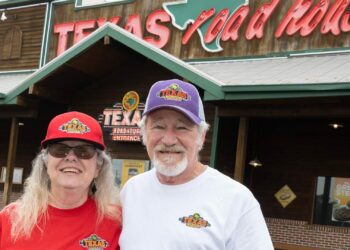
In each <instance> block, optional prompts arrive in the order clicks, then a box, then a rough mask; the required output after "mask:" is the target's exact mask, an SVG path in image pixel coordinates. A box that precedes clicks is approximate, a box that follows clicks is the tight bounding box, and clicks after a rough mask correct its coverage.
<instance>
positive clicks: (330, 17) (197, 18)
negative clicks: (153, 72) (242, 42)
mask: <svg viewBox="0 0 350 250" xmlns="http://www.w3.org/2000/svg"><path fill="white" fill-rule="evenodd" d="M95 1H97V2H98V0H95ZM251 2H252V3H251ZM288 3H289V2H288ZM282 4H286V2H285V1H281V0H271V1H269V2H266V3H263V4H261V5H260V6H258V7H257V8H256V9H255V8H254V9H255V12H254V13H252V15H251V13H250V12H251V11H252V9H253V7H252V6H254V3H253V1H252V0H250V1H249V0H237V1H228V0H217V1H212V0H201V1H195V0H181V1H172V2H166V3H163V5H162V7H163V9H158V10H154V11H152V12H151V13H150V14H149V15H148V16H147V17H146V21H145V24H144V25H142V22H143V21H142V19H141V15H140V14H139V13H132V14H130V15H128V16H126V17H123V16H121V15H118V16H113V17H111V18H109V20H108V21H109V22H111V23H114V24H116V25H120V21H121V20H122V19H123V18H125V20H124V24H125V26H124V28H125V30H127V31H129V32H131V33H133V34H134V35H136V36H138V37H139V38H141V39H143V40H145V41H147V42H149V43H151V44H153V45H155V46H157V47H158V48H162V47H164V46H165V45H166V44H167V43H168V42H169V41H170V35H171V32H170V29H169V27H168V24H167V23H169V22H172V25H173V26H174V27H176V28H177V29H180V30H183V31H184V33H183V35H182V44H184V45H185V44H187V43H188V42H189V40H190V39H191V38H192V37H193V36H194V34H195V33H198V35H199V37H200V39H201V44H202V47H203V48H204V49H205V50H206V51H208V52H219V51H221V50H223V48H222V47H221V45H220V43H221V42H225V41H236V40H238V38H239V36H240V35H242V36H244V37H245V39H247V40H252V39H261V38H262V37H263V36H264V35H265V26H266V25H267V23H268V22H269V21H270V19H271V17H272V16H273V14H274V12H275V10H276V9H278V8H279V9H281V8H282V7H281V6H280V5H282ZM349 5H350V1H345V0H335V1H332V3H331V1H330V0H319V1H317V2H316V3H313V1H311V0H295V1H294V3H293V4H292V5H291V6H290V7H289V9H288V11H287V12H286V13H283V16H282V18H281V19H280V20H278V21H277V23H276V24H274V25H275V27H273V32H271V33H272V34H273V35H274V37H275V38H276V39H279V38H281V37H282V36H293V35H297V34H298V35H300V36H302V37H305V36H309V35H310V34H312V33H313V32H315V31H317V32H320V33H321V34H322V35H328V34H329V35H330V34H332V35H335V36H338V35H340V34H341V33H348V32H350V21H349V19H350V14H349V12H348V11H347V9H348V8H349ZM105 22H107V18H106V17H96V19H94V20H78V21H74V22H73V21H72V22H65V23H56V24H54V28H53V32H54V34H57V35H58V43H57V55H59V54H60V53H62V52H63V51H65V50H66V49H67V39H68V33H73V34H74V35H73V37H74V41H73V43H74V44H75V43H76V42H78V41H80V40H81V39H82V38H84V37H85V36H87V35H88V34H90V33H91V32H92V31H93V30H94V29H96V28H97V27H99V26H101V25H102V24H104V23H105ZM142 26H144V27H145V30H146V31H147V33H148V34H150V35H147V36H145V37H144V36H143V30H142ZM241 27H246V30H243V31H242V30H241Z"/></svg>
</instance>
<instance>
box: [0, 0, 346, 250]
mask: <svg viewBox="0 0 350 250" xmlns="http://www.w3.org/2000/svg"><path fill="white" fill-rule="evenodd" d="M349 66H350V1H346V0H319V1H311V0H285V1H280V0H270V1H264V0H250V1H248V0H236V1H225V0H218V1H210V0H201V1H199V0H187V1H183V0H182V1H175V0H173V1H158V0H153V1H151V0H144V1H137V0H108V1H107V0H69V1H66V0H58V1H48V0H47V1H31V0H12V1H2V2H0V131H1V133H0V164H1V165H0V166H1V182H2V183H0V193H1V196H2V201H3V202H2V205H4V204H7V203H8V202H10V201H13V200H15V199H16V198H18V197H19V196H20V195H21V193H22V191H23V183H24V180H25V178H26V177H27V176H28V175H29V173H30V171H31V161H32V160H33V158H34V157H35V155H36V153H37V152H38V151H39V150H40V148H39V145H40V141H41V140H42V139H43V138H44V135H45V133H46V131H45V130H46V128H47V125H48V122H49V121H50V120H51V118H52V117H54V116H55V115H57V114H59V113H62V112H65V111H69V110H78V111H81V112H85V113H88V114H90V115H91V116H93V117H95V118H96V119H98V120H99V121H100V123H101V126H102V128H103V131H104V137H105V142H106V144H107V146H108V151H109V153H110V154H111V156H112V158H113V163H114V167H115V171H116V173H117V180H116V181H117V182H118V183H119V184H121V185H123V184H124V182H125V181H127V179H128V178H131V177H132V176H133V175H135V174H138V173H141V172H143V171H147V170H148V169H149V168H150V165H151V164H150V162H149V159H148V156H147V153H146V150H145V148H144V146H143V145H142V144H141V142H140V135H139V129H138V128H137V125H136V124H137V122H138V121H139V120H140V117H141V114H142V111H143V108H144V103H145V100H146V96H147V93H148V90H149V88H150V86H151V85H152V84H153V83H154V82H155V81H158V80H162V79H171V78H180V79H185V80H187V81H189V82H192V83H193V84H194V85H195V86H196V87H197V88H198V90H199V92H200V94H201V96H202V98H203V101H204V108H205V114H206V119H207V122H208V123H209V124H210V125H211V129H210V132H209V133H208V134H207V139H206V142H205V146H204V149H203V150H202V151H201V153H200V157H201V161H203V162H204V163H206V164H208V165H210V166H211V167H214V168H216V169H218V170H219V171H221V172H223V173H225V174H226V175H228V176H230V177H232V178H234V179H236V180H237V181H240V182H242V183H243V184H245V185H246V186H247V187H249V188H250V190H251V191H252V192H253V193H254V195H255V197H256V198H257V199H258V201H259V202H260V204H261V207H262V211H263V213H264V216H265V218H266V221H267V224H268V227H269V230H270V233H271V236H272V239H273V242H274V245H275V248H276V249H343V250H346V249H350V240H349V239H350V154H349V153H348V152H349V149H350V97H349V95H350V71H349ZM6 173H9V174H6Z"/></svg>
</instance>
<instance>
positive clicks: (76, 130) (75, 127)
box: [58, 118, 90, 134]
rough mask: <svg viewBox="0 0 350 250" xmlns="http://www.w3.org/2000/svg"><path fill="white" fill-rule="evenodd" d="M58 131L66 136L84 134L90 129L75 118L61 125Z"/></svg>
mask: <svg viewBox="0 0 350 250" xmlns="http://www.w3.org/2000/svg"><path fill="white" fill-rule="evenodd" d="M58 129H59V130H60V131H63V132H66V133H68V134H85V133H88V132H90V128H89V127H88V126H86V125H85V124H84V123H82V122H81V121H79V120H78V119H77V118H73V119H72V120H70V121H69V122H67V123H64V124H62V125H61V126H59V128H58Z"/></svg>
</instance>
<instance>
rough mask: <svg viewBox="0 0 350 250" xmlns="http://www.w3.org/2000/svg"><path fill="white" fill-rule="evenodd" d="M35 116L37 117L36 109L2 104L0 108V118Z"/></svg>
mask: <svg viewBox="0 0 350 250" xmlns="http://www.w3.org/2000/svg"><path fill="white" fill-rule="evenodd" d="M12 117H18V118H36V117H38V110H36V109H18V108H13V107H6V106H2V107H1V109H0V119H3V118H6V119H9V118H12Z"/></svg>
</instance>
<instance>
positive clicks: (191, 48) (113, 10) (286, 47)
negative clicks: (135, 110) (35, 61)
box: [48, 0, 350, 60]
mask: <svg viewBox="0 0 350 250" xmlns="http://www.w3.org/2000/svg"><path fill="white" fill-rule="evenodd" d="M164 2H173V1H160V0H152V1H151V0H146V1H134V2H132V3H128V4H120V5H110V6H108V7H107V6H106V7H99V8H98V7H95V8H90V9H82V10H74V4H73V3H71V4H67V3H66V4H56V5H54V10H53V13H54V14H53V17H52V21H53V23H54V24H56V23H66V22H75V21H79V20H96V19H97V18H99V17H106V18H107V19H109V18H111V17H113V16H118V15H119V16H121V17H122V18H121V21H120V22H119V26H121V27H125V24H126V21H127V17H128V16H129V15H131V14H135V13H137V14H139V15H140V17H141V26H142V27H141V28H142V30H143V35H144V37H145V36H147V35H150V34H148V33H147V31H146V29H145V20H146V18H147V16H148V15H149V14H150V13H151V12H152V11H153V10H156V9H161V8H162V3H164ZM270 2H271V1H263V0H255V1H249V9H250V12H249V16H248V17H247V18H246V20H245V21H244V23H243V25H242V27H241V28H240V31H239V38H238V40H237V41H231V40H229V41H226V42H223V41H221V42H220V44H221V46H222V48H223V50H222V51H221V52H216V53H210V52H207V51H205V50H204V49H203V47H202V45H201V42H200V39H199V35H198V33H197V32H196V33H195V34H193V36H192V37H191V39H190V41H189V43H188V44H187V45H181V39H182V36H183V34H184V32H183V31H180V30H178V29H176V28H175V27H173V26H172V24H171V23H166V24H163V25H165V26H167V27H168V28H169V29H170V31H171V36H170V40H169V42H168V44H167V45H166V46H165V47H164V48H163V49H164V50H165V51H167V52H169V53H170V54H173V55H175V56H176V57H179V58H181V59H198V58H218V57H221V58H223V57H241V56H257V55H268V54H271V53H283V52H290V51H303V50H317V49H330V48H343V47H349V46H350V34H349V32H346V33H341V34H340V35H338V36H335V35H333V34H327V35H323V34H321V32H320V26H321V24H319V25H318V26H317V28H316V29H315V30H314V31H313V33H311V34H310V35H309V36H307V37H301V36H300V35H299V33H296V34H294V35H292V36H287V35H285V34H284V35H282V37H281V38H279V39H277V38H275V37H274V32H275V31H276V29H277V27H278V25H279V23H280V22H281V20H282V19H283V17H284V16H285V15H286V14H287V12H288V10H289V9H290V8H291V6H292V4H293V3H294V2H295V1H294V0H284V1H280V2H279V4H278V5H277V7H276V9H275V11H274V12H273V14H272V16H271V17H270V18H269V20H268V21H267V23H266V25H265V27H264V36H263V37H262V38H261V39H257V38H254V39H252V40H247V39H246V38H245V32H246V28H247V26H248V22H249V20H250V19H251V17H252V15H253V14H254V13H255V11H256V10H257V9H258V8H259V7H260V6H262V5H263V4H265V3H270ZM317 2H318V1H313V6H314V5H316V3H317ZM334 2H335V0H330V3H331V4H333V3H334ZM329 8H330V7H329ZM329 8H328V9H329ZM217 11H218V10H217ZM50 34H51V39H50V41H49V53H48V59H49V60H51V59H53V58H54V57H55V56H56V55H55V54H56V49H57V38H58V35H57V34H53V31H52V29H51V33H50ZM68 35H69V39H68V46H71V45H72V40H73V33H72V32H69V33H68Z"/></svg>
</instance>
